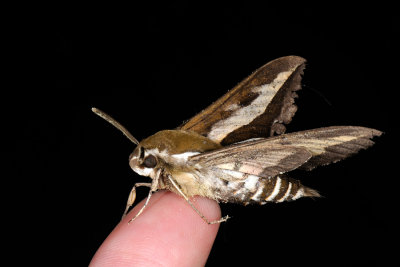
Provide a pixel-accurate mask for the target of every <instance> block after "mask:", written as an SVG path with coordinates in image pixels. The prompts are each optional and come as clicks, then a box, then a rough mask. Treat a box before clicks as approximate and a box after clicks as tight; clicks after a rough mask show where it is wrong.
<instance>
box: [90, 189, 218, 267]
mask: <svg viewBox="0 0 400 267" xmlns="http://www.w3.org/2000/svg"><path fill="white" fill-rule="evenodd" d="M191 201H192V202H193V204H194V205H195V207H196V208H197V209H198V210H199V211H200V212H201V213H202V214H203V215H204V216H205V217H206V218H208V219H209V220H210V221H214V220H218V219H219V218H220V217H221V210H220V208H219V205H218V204H217V203H216V202H215V201H213V200H210V199H206V198H201V197H195V198H194V199H192V200H191ZM143 204H144V202H143V201H142V202H141V203H139V204H138V205H137V206H136V207H135V208H134V209H133V210H132V211H131V212H130V213H129V214H128V215H127V216H126V217H125V218H124V219H123V220H122V221H121V222H120V223H119V224H118V225H117V227H116V228H115V229H114V231H113V232H112V233H111V234H110V236H109V237H108V238H107V239H106V240H105V241H104V243H103V244H102V246H101V247H100V248H99V250H98V251H97V253H96V255H95V256H94V258H93V260H92V265H93V266H95V265H97V264H96V263H99V262H102V265H103V264H104V265H118V266H125V265H132V264H134V265H135V264H136V265H141V264H142V265H146V266H147V265H150V263H152V262H153V263H155V264H166V263H168V264H171V265H174V266H180V265H190V266H197V265H204V264H205V262H206V260H207V257H208V255H209V253H210V250H211V247H212V244H213V242H214V239H215V237H216V234H217V231H218V228H219V224H214V225H209V224H207V223H206V222H204V221H203V219H202V218H201V217H200V216H199V215H198V214H197V213H196V212H195V211H194V210H193V209H192V207H191V206H190V205H189V204H188V203H187V202H186V201H185V200H184V199H183V198H182V197H180V196H178V195H176V194H174V193H171V192H165V191H162V192H157V193H155V194H154V195H153V197H152V198H151V200H150V202H149V204H148V206H147V207H146V209H145V210H144V211H143V213H142V214H141V215H140V216H139V217H137V219H136V220H135V221H133V222H132V223H130V224H128V221H129V220H130V219H131V218H133V217H134V215H135V214H136V213H137V212H138V211H139V210H140V208H141V207H142V206H143ZM107 263H108V264H107ZM168 264H167V265H168Z"/></svg>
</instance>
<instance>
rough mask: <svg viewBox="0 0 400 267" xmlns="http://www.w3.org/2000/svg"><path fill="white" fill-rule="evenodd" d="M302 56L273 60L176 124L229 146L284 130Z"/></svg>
mask: <svg viewBox="0 0 400 267" xmlns="http://www.w3.org/2000/svg"><path fill="white" fill-rule="evenodd" d="M304 67H305V59H303V58H301V57H297V56H288V57H282V58H278V59H276V60H273V61H271V62H269V63H267V64H266V65H264V66H262V67H261V68H259V69H257V70H256V71H255V72H254V73H253V74H251V75H250V76H249V77H247V78H246V79H245V80H243V81H242V82H241V83H239V84H238V85H237V86H236V87H235V88H233V89H232V90H230V91H229V92H228V93H226V94H225V95H224V96H222V97H221V98H220V99H218V100H217V101H216V102H214V103H213V104H212V105H210V106H209V107H208V108H206V109H205V110H203V111H202V112H201V113H199V114H197V115H196V116H194V117H193V118H192V119H190V120H189V121H187V122H186V123H184V124H183V125H181V126H180V127H179V129H182V130H190V131H194V132H197V133H199V134H201V135H203V136H206V137H208V138H210V139H211V140H213V141H214V142H217V143H220V144H222V145H228V144H232V143H236V142H239V141H243V140H247V139H250V138H255V137H268V136H272V135H274V134H282V133H284V132H285V129H286V128H285V126H284V124H288V123H289V122H290V121H291V119H292V117H293V115H294V114H295V112H296V110H297V107H296V106H295V105H294V98H296V97H297V94H296V93H295V91H297V90H300V89H301V85H300V82H301V75H302V73H303V69H304Z"/></svg>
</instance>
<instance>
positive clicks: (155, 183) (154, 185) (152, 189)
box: [128, 169, 161, 224]
mask: <svg viewBox="0 0 400 267" xmlns="http://www.w3.org/2000/svg"><path fill="white" fill-rule="evenodd" d="M160 173H161V169H160V170H158V172H157V174H156V177H155V178H154V179H153V182H152V183H151V184H149V183H142V184H141V185H146V186H149V187H150V192H149V195H148V196H147V199H146V202H145V203H144V205H143V207H142V208H141V209H140V210H139V212H138V213H137V214H136V215H135V217H133V218H132V219H130V220H129V222H128V224H130V223H131V222H133V221H134V220H135V219H136V218H137V217H139V215H140V214H142V212H143V211H144V209H145V208H146V206H147V204H149V201H150V198H151V195H152V194H153V192H155V191H157V187H158V180H159V179H160ZM132 190H133V189H132ZM135 194H136V193H135Z"/></svg>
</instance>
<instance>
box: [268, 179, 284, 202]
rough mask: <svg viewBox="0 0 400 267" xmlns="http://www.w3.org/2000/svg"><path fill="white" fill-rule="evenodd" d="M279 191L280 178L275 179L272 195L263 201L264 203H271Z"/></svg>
mask: <svg viewBox="0 0 400 267" xmlns="http://www.w3.org/2000/svg"><path fill="white" fill-rule="evenodd" d="M280 189H281V178H279V177H276V182H275V187H274V190H273V191H272V193H271V194H270V195H269V196H268V197H267V198H266V199H265V200H266V201H272V200H274V198H275V197H276V195H277V194H278V193H279V190H280Z"/></svg>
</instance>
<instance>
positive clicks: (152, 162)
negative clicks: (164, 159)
mask: <svg viewBox="0 0 400 267" xmlns="http://www.w3.org/2000/svg"><path fill="white" fill-rule="evenodd" d="M143 165H144V166H145V167H146V168H154V167H155V166H156V165H157V159H156V157H154V156H153V155H148V156H147V157H146V158H145V159H144V161H143Z"/></svg>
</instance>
